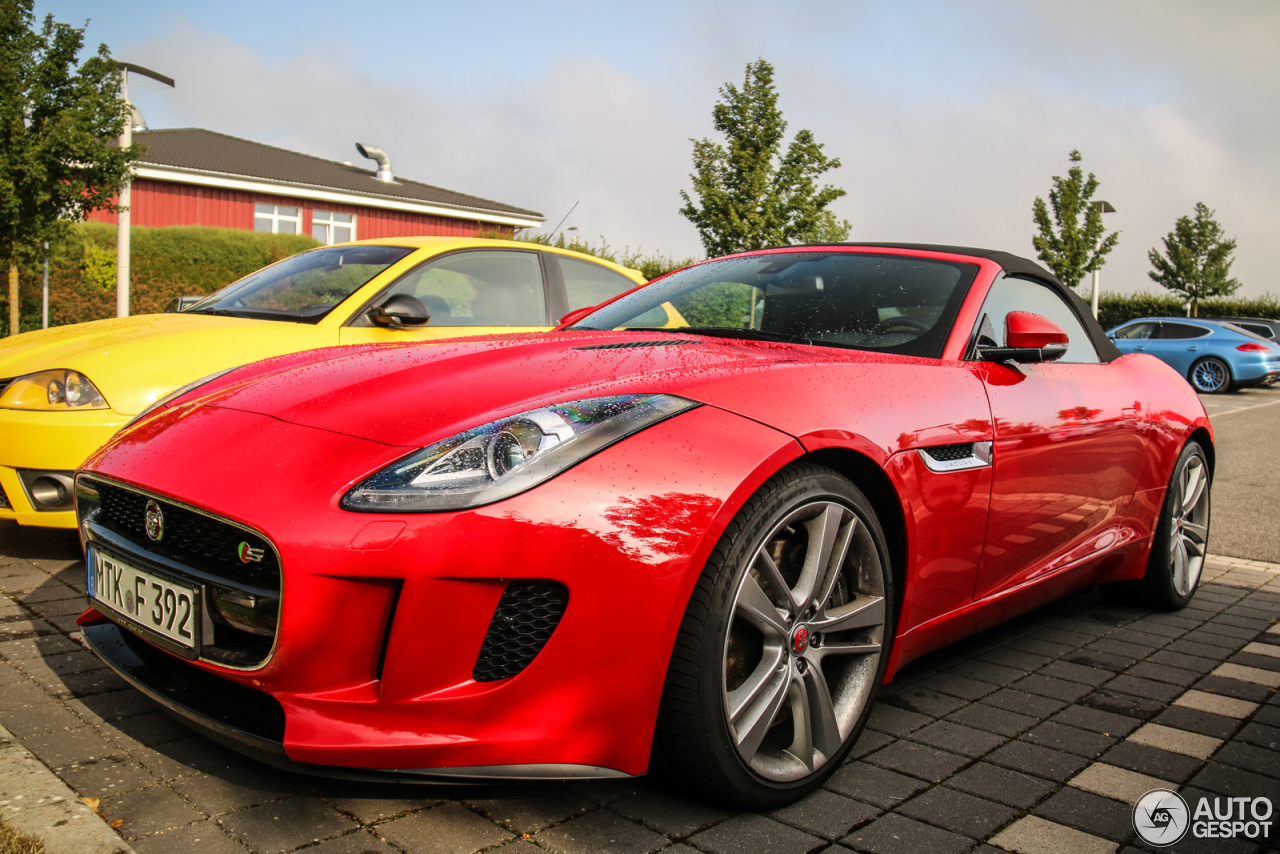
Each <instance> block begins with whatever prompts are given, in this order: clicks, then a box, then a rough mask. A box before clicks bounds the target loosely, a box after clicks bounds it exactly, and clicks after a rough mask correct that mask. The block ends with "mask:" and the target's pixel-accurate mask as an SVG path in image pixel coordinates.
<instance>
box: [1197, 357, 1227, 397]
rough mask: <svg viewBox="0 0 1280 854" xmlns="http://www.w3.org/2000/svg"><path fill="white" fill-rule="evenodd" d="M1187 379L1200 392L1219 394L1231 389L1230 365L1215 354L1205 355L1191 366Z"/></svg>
mask: <svg viewBox="0 0 1280 854" xmlns="http://www.w3.org/2000/svg"><path fill="white" fill-rule="evenodd" d="M1187 379H1188V380H1190V381H1191V386H1192V388H1194V389H1195V390H1196V391H1197V392H1199V393H1200V394H1221V393H1222V392H1225V391H1229V390H1230V389H1231V367H1230V366H1229V365H1228V364H1227V363H1226V362H1224V361H1222V360H1221V359H1219V358H1218V357H1217V356H1206V357H1204V358H1203V359H1201V360H1200V361H1198V362H1196V363H1195V364H1194V365H1192V366H1191V371H1190V372H1189V373H1188V374H1187Z"/></svg>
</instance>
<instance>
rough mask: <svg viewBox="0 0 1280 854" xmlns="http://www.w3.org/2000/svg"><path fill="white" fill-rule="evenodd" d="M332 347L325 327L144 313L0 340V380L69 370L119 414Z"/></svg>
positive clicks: (332, 334)
mask: <svg viewBox="0 0 1280 854" xmlns="http://www.w3.org/2000/svg"><path fill="white" fill-rule="evenodd" d="M336 343H337V335H336V333H335V331H334V330H333V329H329V328H325V327H318V326H313V325H310V324H302V323H286V322H281V321H274V320H250V319H244V318H235V317H214V316H212V315H201V314H145V315H139V316H137V317H121V318H113V319H111V320H97V321H93V322H91V323H77V324H73V325H71V326H57V327H54V328H53V329H44V330H41V331H39V332H27V333H24V334H22V335H15V336H13V337H11V338H4V339H0V378H13V377H20V376H24V375H26V374H32V373H35V372H36V371H43V370H49V369H52V368H65V369H70V370H76V371H79V372H80V373H82V374H84V375H85V376H86V377H88V378H89V380H90V381H91V382H92V383H93V384H94V385H95V386H97V388H98V390H99V391H101V392H102V394H103V396H104V397H105V398H106V399H107V402H108V403H109V404H110V405H111V408H112V409H114V410H115V411H116V412H119V413H121V414H122V415H134V414H137V413H138V412H141V411H142V410H143V409H145V408H146V407H147V406H149V405H151V404H152V403H154V402H155V401H156V400H157V399H158V398H160V397H162V396H164V395H165V394H167V393H169V392H170V391H172V390H173V389H175V388H177V387H178V386H182V385H186V384H187V383H189V382H191V381H193V380H197V379H199V378H200V377H204V376H207V375H209V374H212V373H216V372H217V371H221V370H225V369H226V368H230V367H235V366H236V365H243V364H246V363H247V362H253V361H256V360H258V359H265V358H268V357H270V356H278V355H280V354H282V353H290V352H294V351H297V350H302V349H308V348H314V347H324V346H328V345H331V344H336Z"/></svg>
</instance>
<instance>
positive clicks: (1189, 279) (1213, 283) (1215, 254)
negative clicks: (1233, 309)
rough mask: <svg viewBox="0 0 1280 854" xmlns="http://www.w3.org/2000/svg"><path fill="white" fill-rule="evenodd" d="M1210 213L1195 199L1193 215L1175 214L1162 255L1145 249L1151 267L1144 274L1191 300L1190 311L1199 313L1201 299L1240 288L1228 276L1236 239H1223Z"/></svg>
mask: <svg viewBox="0 0 1280 854" xmlns="http://www.w3.org/2000/svg"><path fill="white" fill-rule="evenodd" d="M1213 216H1214V212H1213V211H1211V210H1209V206H1208V205H1206V204H1205V203H1204V202H1196V215H1195V218H1194V219H1193V218H1192V217H1189V216H1183V217H1178V221H1177V222H1176V223H1174V226H1173V231H1171V232H1169V233H1168V234H1167V235H1166V236H1165V237H1164V254H1163V255H1161V254H1160V252H1159V251H1158V250H1156V249H1152V250H1150V251H1149V252H1147V258H1148V259H1149V260H1150V261H1151V266H1152V267H1154V268H1155V269H1154V270H1151V271H1150V272H1148V273H1147V275H1148V276H1150V277H1151V279H1152V281H1155V282H1159V283H1160V284H1161V285H1164V286H1165V287H1166V288H1168V289H1169V290H1171V291H1173V292H1174V293H1176V294H1178V295H1179V296H1181V297H1182V298H1183V299H1185V300H1186V301H1187V302H1189V303H1191V313H1192V314H1198V313H1199V306H1200V303H1201V302H1202V301H1203V300H1205V299H1208V298H1209V297H1225V296H1230V295H1231V294H1233V293H1235V292H1236V291H1237V290H1238V289H1239V288H1240V282H1239V281H1237V280H1236V279H1233V278H1231V276H1230V273H1231V264H1232V263H1233V262H1234V260H1235V259H1233V258H1232V257H1231V253H1233V252H1235V251H1236V241H1235V239H1234V238H1232V239H1231V240H1227V239H1226V237H1225V236H1224V234H1223V231H1222V226H1221V225H1219V224H1218V221H1217V220H1215V219H1214V218H1213Z"/></svg>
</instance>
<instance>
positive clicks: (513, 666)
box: [471, 579, 569, 682]
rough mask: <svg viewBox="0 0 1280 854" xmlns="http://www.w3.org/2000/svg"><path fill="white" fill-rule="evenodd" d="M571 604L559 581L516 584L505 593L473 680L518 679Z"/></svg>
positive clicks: (564, 588) (473, 673)
mask: <svg viewBox="0 0 1280 854" xmlns="http://www.w3.org/2000/svg"><path fill="white" fill-rule="evenodd" d="M568 604H569V589H568V588H567V587H565V586H564V585H563V584H561V583H560V582H558V581H543V580H537V579H536V580H527V581H513V582H511V583H510V584H508V585H507V589H506V590H504V591H503V592H502V599H501V600H500V601H499V602H498V607H497V609H496V610H495V611H494V612H493V620H492V621H491V622H490V623H489V632H488V634H486V635H485V636H484V643H483V644H482V645H481V647H480V657H479V658H478V659H477V660H476V666H475V669H474V670H473V671H472V674H471V675H472V678H473V679H475V680H476V681H477V682H493V681H495V680H498V679H506V678H507V677H508V676H515V675H516V674H517V673H519V672H520V671H521V670H524V669H525V668H526V667H528V666H529V662H531V661H533V659H534V656H536V655H537V654H538V653H539V652H541V650H542V648H543V647H544V646H546V643H547V641H548V640H549V639H550V637H551V633H552V632H553V631H555V628H556V626H557V625H559V623H560V618H561V617H563V616H564V609H565V607H566V606H567V605H568Z"/></svg>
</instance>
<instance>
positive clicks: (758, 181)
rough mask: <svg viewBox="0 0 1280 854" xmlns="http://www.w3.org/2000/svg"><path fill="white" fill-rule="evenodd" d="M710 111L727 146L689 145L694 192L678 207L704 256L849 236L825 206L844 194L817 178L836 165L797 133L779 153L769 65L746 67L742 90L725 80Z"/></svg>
mask: <svg viewBox="0 0 1280 854" xmlns="http://www.w3.org/2000/svg"><path fill="white" fill-rule="evenodd" d="M720 96H721V99H722V100H720V101H719V102H717V103H716V105H715V107H714V108H713V109H712V111H711V115H712V118H713V119H714V121H715V128H716V130H717V131H719V132H721V133H723V134H724V135H725V139H726V142H727V144H728V145H727V147H726V146H724V145H721V144H720V143H718V142H713V141H712V140H710V139H702V140H690V142H692V143H693V168H694V171H693V174H691V175H690V176H689V177H690V178H691V179H692V180H693V192H694V193H695V194H696V195H697V196H698V202H699V203H698V204H695V203H694V201H693V200H692V199H691V198H690V197H689V194H688V193H686V192H685V191H684V190H681V191H680V198H682V199H683V200H684V203H685V204H684V207H683V208H681V209H680V213H682V214H683V215H684V216H685V217H686V218H688V220H689V221H690V222H692V223H693V224H694V225H695V226H697V228H698V234H699V235H700V236H701V238H702V245H703V247H704V248H705V249H706V251H707V255H708V256H712V257H714V256H716V255H725V254H727V253H730V252H741V251H744V250H748V249H763V248H765V247H767V246H784V245H787V244H790V243H834V242H838V241H841V240H845V239H847V238H848V236H849V223H848V222H847V221H843V220H837V219H836V217H835V214H833V213H832V212H831V211H830V210H828V209H827V206H828V205H829V204H831V203H832V202H834V201H835V200H836V199H838V198H840V197H841V196H843V195H845V191H844V190H841V189H838V188H836V187H830V186H821V187H820V186H818V179H819V178H820V177H821V176H822V175H823V173H825V172H827V171H828V170H830V169H838V168H840V161H839V160H838V159H836V158H832V157H827V156H826V155H825V154H823V153H822V145H821V144H820V143H818V142H816V141H814V138H813V134H812V133H811V132H809V131H807V130H802V131H800V132H798V133H797V134H796V135H795V138H794V139H793V140H792V141H791V144H790V145H789V146H788V147H787V151H786V154H785V155H781V154H780V152H781V150H782V141H783V137H784V136H785V134H786V130H787V123H786V122H785V121H784V120H783V118H782V112H781V111H780V110H779V109H778V93H777V91H776V90H775V89H774V88H773V66H772V65H770V64H769V63H768V62H765V61H764V60H763V59H759V60H756V61H755V62H752V63H748V65H747V72H746V77H745V79H744V80H743V83H742V88H741V89H738V88H737V87H736V86H734V85H733V84H732V83H726V84H725V85H724V86H722V87H721V88H720Z"/></svg>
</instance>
